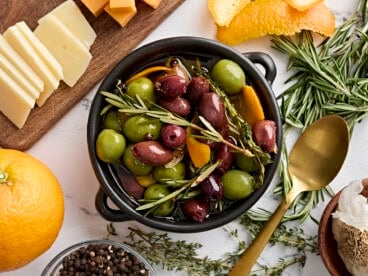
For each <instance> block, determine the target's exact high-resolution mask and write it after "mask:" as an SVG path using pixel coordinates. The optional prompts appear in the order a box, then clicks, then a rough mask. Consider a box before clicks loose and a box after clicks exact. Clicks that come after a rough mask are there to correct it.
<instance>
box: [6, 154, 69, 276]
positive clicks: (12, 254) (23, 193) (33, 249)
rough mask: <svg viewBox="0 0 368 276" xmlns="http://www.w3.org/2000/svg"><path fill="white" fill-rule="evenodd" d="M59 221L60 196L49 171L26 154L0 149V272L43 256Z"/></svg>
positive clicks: (60, 191)
mask: <svg viewBox="0 0 368 276" xmlns="http://www.w3.org/2000/svg"><path fill="white" fill-rule="evenodd" d="M63 219H64V198H63V192H62V189H61V187H60V185H59V182H58V180H57V179H56V177H55V175H54V174H53V173H52V171H51V170H50V169H49V168H48V167H47V166H46V165H45V164H44V163H42V162H41V161H39V160H38V159H36V158H34V157H32V156H31V155H29V154H27V153H24V152H21V151H17V150H10V149H0V272H4V271H10V270H14V269H17V268H20V267H22V266H24V265H26V264H28V263H29V262H31V261H32V260H34V259H35V258H37V257H38V256H39V255H41V254H42V253H43V252H45V251H46V250H47V249H48V248H49V247H50V246H51V245H52V244H53V242H54V241H55V239H56V237H57V236H58V234H59V231H60V228H61V225H62V223H63Z"/></svg>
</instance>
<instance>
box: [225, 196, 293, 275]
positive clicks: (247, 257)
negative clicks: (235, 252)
mask: <svg viewBox="0 0 368 276" xmlns="http://www.w3.org/2000/svg"><path fill="white" fill-rule="evenodd" d="M290 204H291V202H290V201H288V202H286V200H284V201H282V202H281V203H280V205H279V207H278V208H277V209H276V211H275V212H274V213H273V214H272V216H271V217H270V218H269V220H268V221H267V223H266V224H265V226H264V227H263V229H262V230H261V232H260V233H258V235H257V237H256V238H255V239H254V240H253V242H252V244H251V245H250V246H249V247H248V248H247V250H245V252H244V253H243V255H242V256H241V257H240V259H239V260H238V262H237V263H236V264H235V266H234V267H233V269H232V271H231V272H230V274H229V276H244V275H248V274H249V273H250V271H251V269H252V267H253V266H254V264H255V263H256V261H257V260H258V257H259V256H260V255H261V253H262V251H263V249H264V247H265V246H266V244H267V243H268V241H269V240H270V238H271V236H272V234H273V232H274V231H275V229H276V227H277V226H278V225H279V223H280V221H281V219H282V217H283V216H284V214H285V212H286V211H287V209H288V208H289V206H290Z"/></svg>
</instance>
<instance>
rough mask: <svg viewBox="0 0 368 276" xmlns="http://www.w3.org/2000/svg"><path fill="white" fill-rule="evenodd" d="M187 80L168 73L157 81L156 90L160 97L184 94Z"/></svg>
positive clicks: (168, 97)
mask: <svg viewBox="0 0 368 276" xmlns="http://www.w3.org/2000/svg"><path fill="white" fill-rule="evenodd" d="M186 87H187V82H186V81H185V79H184V78H183V77H180V76H177V75H168V76H166V77H163V78H161V79H160V80H159V81H157V82H156V83H155V91H156V93H157V95H158V96H159V97H162V98H166V99H173V98H176V97H179V96H181V95H184V93H185V91H186Z"/></svg>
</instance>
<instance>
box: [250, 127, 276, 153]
mask: <svg viewBox="0 0 368 276" xmlns="http://www.w3.org/2000/svg"><path fill="white" fill-rule="evenodd" d="M252 131H253V139H254V142H255V143H256V144H257V145H258V146H260V147H261V148H262V149H263V150H264V151H266V152H271V151H274V150H275V147H276V123H275V122H274V121H271V120H262V121H257V122H255V123H254V125H253V127H252Z"/></svg>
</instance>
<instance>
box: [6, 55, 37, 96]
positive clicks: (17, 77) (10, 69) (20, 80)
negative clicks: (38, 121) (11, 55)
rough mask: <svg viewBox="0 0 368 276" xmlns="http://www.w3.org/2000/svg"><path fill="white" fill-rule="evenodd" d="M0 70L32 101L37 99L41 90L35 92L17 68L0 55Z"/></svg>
mask: <svg viewBox="0 0 368 276" xmlns="http://www.w3.org/2000/svg"><path fill="white" fill-rule="evenodd" d="M0 68H1V69H2V70H3V71H4V72H5V73H6V74H7V75H8V76H9V77H10V78H12V79H13V80H14V81H15V82H16V83H17V84H18V85H19V86H20V87H22V88H23V89H24V91H26V92H27V94H28V95H30V96H31V97H32V98H33V99H37V98H38V97H39V96H40V93H41V90H37V88H36V87H35V86H33V84H32V83H31V82H30V81H29V80H28V79H26V77H25V76H24V75H23V74H22V73H21V72H20V71H18V69H17V68H15V66H14V65H13V64H12V63H11V62H10V61H9V60H8V59H7V58H6V57H4V56H3V55H2V54H1V53H0Z"/></svg>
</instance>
